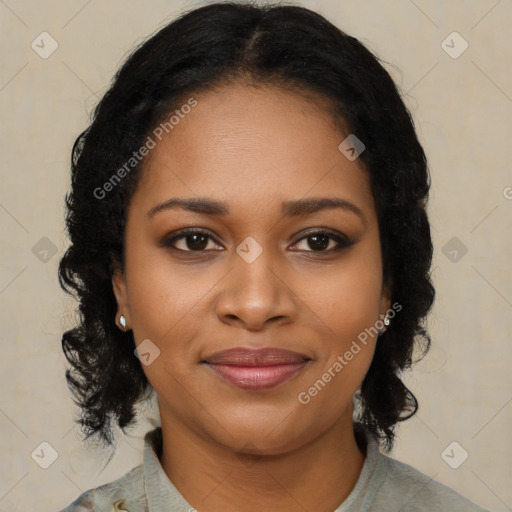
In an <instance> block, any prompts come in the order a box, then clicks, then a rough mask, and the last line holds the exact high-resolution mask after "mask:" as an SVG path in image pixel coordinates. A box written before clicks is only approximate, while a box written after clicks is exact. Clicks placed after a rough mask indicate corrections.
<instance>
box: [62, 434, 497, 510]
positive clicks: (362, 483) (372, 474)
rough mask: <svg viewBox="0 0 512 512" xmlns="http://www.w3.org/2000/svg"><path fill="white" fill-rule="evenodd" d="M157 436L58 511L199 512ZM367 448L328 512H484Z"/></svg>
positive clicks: (374, 446)
mask: <svg viewBox="0 0 512 512" xmlns="http://www.w3.org/2000/svg"><path fill="white" fill-rule="evenodd" d="M161 436H162V431H161V427H158V428H156V429H155V430H152V431H150V432H148V433H147V434H146V437H145V440H144V459H143V464H142V465H140V466H137V467H136V468H134V469H132V470H131V471H129V472H128V473H126V474H125V475H124V476H122V477H121V478H119V479H118V480H115V481H114V482H111V483H109V484H105V485H102V486H100V487H97V488H96V489H90V490H88V491H86V492H85V493H83V494H82V495H81V496H80V497H79V498H77V499H76V500H75V501H74V502H73V503H71V505H69V506H68V507H67V508H65V509H64V510H62V511H61V512H86V511H94V512H110V511H120V512H121V511H126V512H200V511H196V509H194V508H193V507H192V506H191V505H190V504H189V503H187V501H186V500H185V498H184V497H183V496H182V495H181V494H180V493H179V491H178V490H177V489H176V487H174V485H173V484H172V482H171V481H170V480H169V478H168V477H167V475H166V474H165V472H164V470H163V469H162V466H161V465H160V461H159V459H158V455H157V454H158V453H159V451H160V447H161V441H162V438H161ZM366 444H367V450H366V458H365V461H364V464H363V467H362V469H361V473H360V475H359V478H358V480H357V483H356V485H355V487H354V488H353V489H352V492H351V493H350V495H349V496H348V497H347V498H346V499H345V501H344V502H343V503H342V504H341V505H340V506H339V507H338V508H337V509H336V510H335V511H333V512H373V511H374V512H388V511H389V512H426V511H428V512H438V511H439V512H440V511H443V512H489V511H486V509H484V508H482V507H479V506H478V505H475V504H474V503H472V502H470V501H469V500H467V499H466V498H464V497H463V496H461V495H460V494H457V493H456V492H455V491H453V490H452V489H450V488H449V487H446V486H445V485H442V484H440V483H439V482H436V481H435V480H432V478H430V477H428V476H427V475H425V474H423V473H421V472H420V471H418V470H416V469H414V468H412V467H411V466H409V465H407V464H404V463H403V462H399V461H397V460H394V459H392V458H390V457H388V456H386V455H384V454H382V453H380V451H379V445H378V442H377V441H376V440H375V439H374V438H373V437H371V436H369V435H366ZM240 512H243V511H240ZM312 512H314V511H312Z"/></svg>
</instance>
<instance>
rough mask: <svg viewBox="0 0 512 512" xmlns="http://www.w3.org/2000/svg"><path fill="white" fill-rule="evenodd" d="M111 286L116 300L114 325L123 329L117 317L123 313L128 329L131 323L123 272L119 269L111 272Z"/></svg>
mask: <svg viewBox="0 0 512 512" xmlns="http://www.w3.org/2000/svg"><path fill="white" fill-rule="evenodd" d="M112 288H113V291H114V295H115V298H116V302H117V314H116V325H117V326H118V327H119V328H120V329H121V330H124V329H123V327H122V325H121V324H120V323H119V317H120V316H121V315H123V316H124V318H125V319H126V327H127V330H128V329H129V326H130V325H131V323H132V322H131V318H130V305H129V301H128V291H127V287H126V281H125V279H124V273H123V272H122V271H121V270H120V269H116V270H114V272H113V274H112Z"/></svg>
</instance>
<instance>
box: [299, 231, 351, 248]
mask: <svg viewBox="0 0 512 512" xmlns="http://www.w3.org/2000/svg"><path fill="white" fill-rule="evenodd" d="M301 243H302V244H303V247H302V248H300V247H299V248H298V250H299V251H305V252H317V253H331V252H334V251H338V250H341V249H344V248H346V247H350V246H351V245H353V244H354V243H355V242H354V241H353V240H349V239H348V238H347V237H345V236H344V235H342V234H341V233H340V234H336V233H331V232H329V231H316V232H314V233H309V234H307V235H306V236H304V237H303V238H301V239H300V240H299V241H298V242H296V243H295V244H294V246H300V244H301ZM304 246H306V247H304Z"/></svg>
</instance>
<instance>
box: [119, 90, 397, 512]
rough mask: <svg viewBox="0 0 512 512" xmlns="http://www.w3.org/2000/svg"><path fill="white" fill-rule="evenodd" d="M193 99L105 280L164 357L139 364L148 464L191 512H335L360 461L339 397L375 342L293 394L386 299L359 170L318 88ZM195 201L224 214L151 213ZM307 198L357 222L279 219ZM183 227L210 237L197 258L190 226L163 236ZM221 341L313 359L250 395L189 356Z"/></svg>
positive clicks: (159, 154) (160, 152)
mask: <svg viewBox="0 0 512 512" xmlns="http://www.w3.org/2000/svg"><path fill="white" fill-rule="evenodd" d="M195 98H196V99H197V101H198V105H197V106H196V107H195V108H194V109H192V111H191V112H190V113H189V114H188V115H187V116H186V117H185V118H184V119H182V120H180V122H179V124H178V125H176V126H175V127H174V129H173V130H172V131H171V132H169V134H167V135H165V136H164V137H163V139H162V141H161V142H158V144H157V146H156V147H155V148H154V149H152V150H151V152H150V154H149V155H148V157H146V161H145V168H144V171H143V174H142V177H141V180H140V181H139V184H138V186H137V190H136V191H135V194H134V196H133V198H132V200H131V203H130V205H129V209H128V214H127V225H126V233H125V243H126V253H125V267H124V271H119V272H117V273H115V275H114V276H113V280H112V281H113V288H114V293H115V295H116V299H117V303H118V317H119V315H121V314H122V315H124V316H125V318H126V321H127V326H128V328H131V329H133V333H134V338H135V342H136V344H137V345H139V344H140V343H141V342H142V341H143V340H145V339H150V340H151V342H152V343H154V345H156V346H157V347H158V348H159V350H160V355H159V356H158V357H156V359H154V361H153V362H151V364H149V365H148V366H144V371H145V373H146V375H147V377H148V380H149V381H150V383H151V384H152V386H153V388H154V389H155V391H156V394H157V396H158V403H159V411H160V416H161V422H162V433H163V449H162V453H161V455H160V461H161V464H162V467H163V469H164V471H165V473H166V474H167V476H168V477H169V479H170V480H171V481H172V482H173V484H174V485H175V486H176V487H177V489H178V490H179V491H180V492H181V494H182V495H183V496H184V497H185V499H186V500H187V501H188V502H189V503H190V504H191V505H192V506H193V507H195V508H197V509H199V510H201V512H214V511H215V512H217V511H223V512H226V511H237V512H239V511H241V510H243V511H247V512H253V511H254V512H256V511H258V512H259V511H261V510H266V511H269V512H272V511H276V512H277V511H282V510H287V511H290V512H295V511H304V510H315V511H317V512H324V511H325V512H332V510H334V509H335V508H336V507H338V506H339V505H340V504H341V503H342V502H343V500H345V498H346V497H347V496H348V495H349V493H350V492H351V490H352V489H353V487H354V485H355V483H356V481H357V478H358V476H359V473H360V471H361V468H362V465H363V462H364V457H365V449H364V447H361V448H360V447H358V444H357V443H356V439H355V437H354V433H353V422H352V397H353V394H354V392H355V391H356V390H357V388H358V387H359V385H360V384H361V382H362V380H363V378H364V376H365V374H366V372H367V371H368V368H369V365H370V363H371V360H372V357H373V354H374V349H375V344H376V343H377V342H378V341H377V338H369V340H368V343H367V345H366V346H363V348H362V350H361V351H360V352H359V353H358V354H357V355H355V356H354V358H353V359H352V360H351V361H350V362H349V363H348V364H347V365H346V366H345V367H344V368H343V370H342V371H340V372H338V373H337V374H336V377H334V378H332V380H331V382H329V383H328V384H327V385H326V386H325V387H324V388H323V389H322V390H321V391H320V392H319V393H318V394H317V395H316V396H315V397H312V398H311V401H310V402H309V403H308V404H306V405H304V404H302V403H300V402H299V400H298V395H299V393H301V392H305V391H307V390H308V389H309V388H310V387H311V386H312V385H313V384H314V383H315V382H316V381H317V380H318V379H319V378H321V376H322V374H323V373H324V372H326V371H327V370H328V368H329V367H331V366H332V365H333V363H334V362H335V361H336V359H337V357H338V356H340V355H343V354H344V353H345V352H346V351H347V350H348V349H349V347H350V345H351V343H352V341H353V340H354V339H356V337H357V335H358V334H359V333H361V332H362V331H364V329H365V328H367V327H370V326H373V325H374V324H375V322H376V321H377V320H379V319H380V318H382V315H384V313H385V312H386V310H387V309H388V308H389V307H390V301H389V293H388V291H387V289H386V287H385V286H384V285H383V276H382V260H381V248H380V242H379V229H378V221H377V216H376V211H375V205H374V202H373V197H372V194H371V190H370V181H369V176H368V174H367V172H366V170H365V169H364V167H363V165H362V163H361V162H360V161H359V160H355V161H349V160H348V159H347V158H345V156H344V155H342V153H341V152H340V151H339V150H338V145H339V144H340V142H341V141H342V140H344V139H345V137H346V136H347V135H348V133H347V134H343V133H342V132H341V131H340V130H338V129H337V128H336V127H335V125H334V124H333V122H332V120H331V119H330V117H329V116H328V114H327V113H326V111H325V104H324V105H322V104H321V103H320V100H318V99H317V101H316V103H315V102H312V101H310V100H308V99H307V98H306V97H305V96H304V94H299V93H298V92H291V91H288V92H287V91H283V90H280V89H277V88H272V87H262V88H253V87H250V86H247V85H244V84H235V85H229V86H224V87H221V88H219V89H217V90H215V91H210V92H207V93H201V94H199V95H196V96H195ZM197 197H208V198H212V199H215V200H219V201H224V202H226V203H227V204H228V206H229V214H228V215H210V214H204V213H197V212H191V211H185V210H183V209H179V208H174V209H162V210H160V211H159V212H157V213H155V214H154V215H153V216H151V217H150V216H148V212H149V211H150V210H151V209H152V208H154V207H155V206H156V205H159V204H161V203H163V202H165V201H167V200H169V199H170V198H197ZM312 197H316V198H320V197H338V198H342V199H344V200H346V201H349V202H350V203H352V204H353V205H355V206H356V207H357V208H358V209H359V210H360V215H359V214H357V213H355V212H354V211H352V210H350V209H347V208H331V209H323V210H321V211H317V212H315V213H307V214H303V215H300V216H289V217H286V216H283V214H282V211H281V203H282V202H283V201H291V200H297V199H303V198H312ZM189 227H193V228H201V230H203V231H206V232H207V234H209V235H210V236H211V237H212V238H207V239H206V240H205V242H204V243H203V245H201V248H202V249H203V250H202V251H198V250H197V249H196V250H194V248H196V247H197V245H198V244H197V242H196V244H195V245H194V239H191V238H190V237H188V238H182V239H180V240H177V241H175V242H174V249H173V248H172V247H171V246H167V247H166V246H164V245H162V241H163V240H165V239H166V238H167V239H169V238H171V235H173V234H176V232H177V231H178V230H181V229H183V228H189ZM322 229H324V230H325V229H329V230H332V231H335V232H337V233H340V234H343V235H345V236H346V237H348V238H349V239H351V240H353V241H354V243H353V244H352V245H350V246H348V247H344V248H341V249H340V250H337V251H333V250H331V249H333V248H335V247H336V246H337V245H338V244H337V242H336V241H335V240H333V239H330V238H328V239H326V247H325V248H320V249H319V248H318V247H319V244H318V242H315V240H311V237H309V238H308V237H307V236H306V235H311V234H312V233H315V232H318V231H320V232H321V231H322ZM249 236H250V237H252V238H253V239H254V240H255V241H256V242H257V243H258V244H259V246H260V247H261V249H262V250H263V252H262V253H261V254H260V255H259V256H258V257H257V258H256V259H255V260H254V261H253V262H251V263H248V262H247V261H246V260H244V259H243V258H242V257H240V256H239V254H238V253H237V252H236V248H237V247H238V246H239V245H240V244H241V243H242V242H243V241H244V240H245V239H246V238H247V237H249ZM327 242H328V246H327ZM199 245H200V244H199ZM180 249H181V251H180ZM251 250H253V249H251ZM187 251H188V252H187ZM322 251H323V252H322ZM234 347H252V348H260V347H277V348H282V349H288V350H293V351H296V352H300V353H303V354H306V355H307V356H308V357H309V358H310V359H311V361H310V362H309V363H308V364H307V365H306V366H305V367H304V368H303V370H302V371H301V372H299V373H298V374H297V375H295V376H294V377H293V378H292V379H290V380H288V381H285V382H283V383H281V384H279V385H278V386H276V387H274V388H271V389H267V390H260V391H254V390H249V391H248V390H243V389H240V388H238V387H235V386H234V385H232V384H230V383H228V382H226V381H225V380H224V379H222V378H220V377H218V376H217V375H216V374H214V373H213V372H212V371H210V369H209V368H208V367H207V366H205V365H204V364H200V361H201V360H203V359H204V358H205V357H206V356H207V355H210V354H212V353H214V352H217V351H220V350H224V349H229V348H234Z"/></svg>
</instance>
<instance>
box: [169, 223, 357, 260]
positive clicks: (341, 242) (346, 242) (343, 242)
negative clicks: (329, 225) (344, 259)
mask: <svg viewBox="0 0 512 512" xmlns="http://www.w3.org/2000/svg"><path fill="white" fill-rule="evenodd" d="M190 235H205V236H206V237H207V238H208V239H209V240H212V241H213V242H215V243H217V244H218V242H217V240H215V237H213V236H212V235H211V234H210V233H208V232H207V231H204V230H202V229H188V230H186V231H182V232H180V233H179V234H177V235H174V236H172V237H171V238H167V239H164V240H163V241H162V245H163V246H164V247H166V248H168V249H172V250H174V251H178V252H182V253H197V254H203V253H206V252H210V250H206V249H201V250H199V251H193V250H184V249H177V248H176V247H173V244H174V243H176V242H177V241H178V240H181V239H182V238H186V237H187V236H190ZM315 235H322V236H327V237H328V238H329V239H330V240H333V241H335V242H336V243H337V244H338V245H337V247H333V248H331V249H328V250H322V251H313V250H310V251H305V252H307V253H314V254H331V253H333V252H338V251H340V250H342V249H346V248H348V247H350V246H351V245H354V243H355V241H354V240H350V239H349V238H347V237H345V236H344V235H341V234H337V233H333V232H332V231H329V230H318V231H310V232H308V233H305V234H304V235H303V236H302V237H301V238H299V239H298V240H297V241H296V242H294V243H293V245H297V244H298V243H299V242H302V241H303V240H305V239H307V238H309V237H312V236H315ZM215 252H220V251H215ZM299 252H300V251H299Z"/></svg>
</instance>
